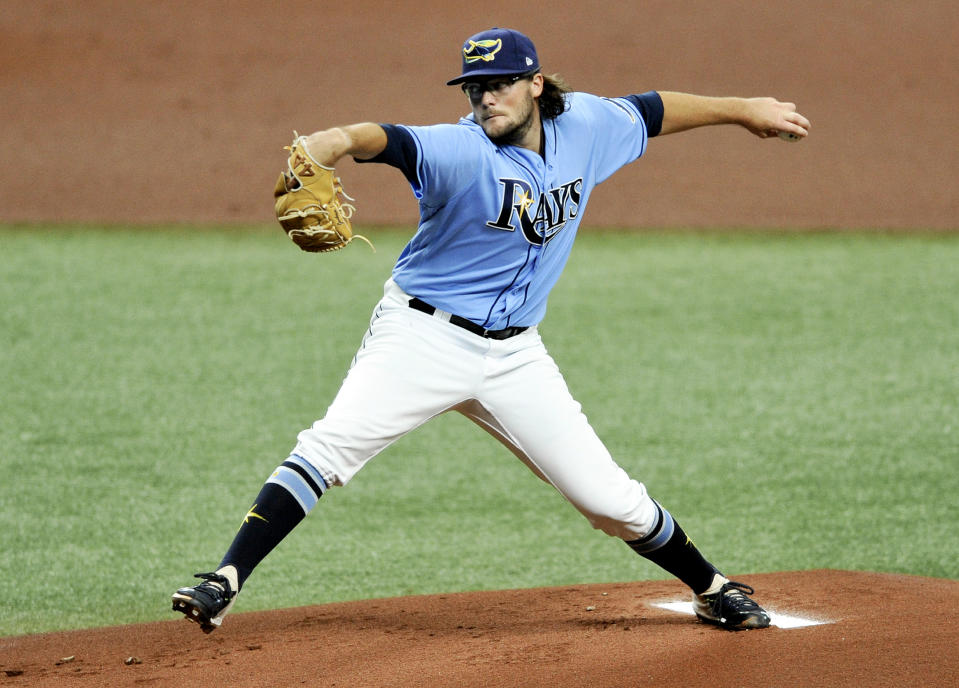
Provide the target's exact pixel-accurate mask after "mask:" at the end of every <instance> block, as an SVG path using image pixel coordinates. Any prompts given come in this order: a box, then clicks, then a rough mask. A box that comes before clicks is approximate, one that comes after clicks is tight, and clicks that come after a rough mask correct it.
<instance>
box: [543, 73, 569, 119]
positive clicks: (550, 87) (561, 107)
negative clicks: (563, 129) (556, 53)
mask: <svg viewBox="0 0 959 688" xmlns="http://www.w3.org/2000/svg"><path fill="white" fill-rule="evenodd" d="M572 90H573V89H572V88H570V86H569V84H567V83H566V81H565V80H564V79H563V77H561V76H560V75H559V74H550V75H548V76H547V75H546V74H544V75H543V93H542V95H540V97H539V99H538V100H539V113H540V115H541V116H542V118H543V119H556V118H557V117H559V116H560V115H561V114H563V113H564V112H566V108H567V103H566V94H567V93H571V92H572Z"/></svg>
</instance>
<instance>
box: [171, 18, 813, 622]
mask: <svg viewBox="0 0 959 688" xmlns="http://www.w3.org/2000/svg"><path fill="white" fill-rule="evenodd" d="M461 57H462V71H461V73H460V74H459V75H458V76H456V77H455V78H454V79H452V80H450V81H449V82H448V84H449V85H459V86H461V88H462V90H463V92H464V94H465V97H466V99H467V101H468V103H469V106H470V108H471V112H470V114H469V115H467V116H466V117H464V118H462V119H461V120H459V122H458V123H456V124H438V125H434V126H398V125H389V124H374V123H361V124H354V125H350V126H344V127H335V128H332V129H327V130H324V131H318V132H316V133H314V134H312V135H310V136H306V137H300V138H299V139H297V141H296V142H295V147H294V148H295V150H296V151H297V155H298V157H297V160H298V161H299V162H301V163H303V164H304V165H305V167H301V168H300V169H301V171H302V170H304V169H305V170H309V171H311V173H312V171H313V170H315V169H316V168H314V167H313V165H316V166H318V167H319V168H320V169H326V170H331V169H333V168H334V166H335V164H336V162H337V161H338V160H340V159H341V158H343V157H344V156H352V157H353V158H354V159H356V160H358V161H361V162H377V163H384V164H387V165H391V166H393V167H396V168H398V169H399V170H400V171H401V172H402V173H403V175H404V176H405V177H406V180H407V181H408V182H409V184H410V186H411V187H412V190H413V195H414V196H415V197H416V199H417V200H418V202H419V209H420V221H419V226H418V228H417V231H416V233H415V235H414V236H413V238H412V239H411V240H410V241H409V243H408V244H407V245H406V247H405V248H404V249H403V251H402V253H401V254H400V256H399V258H398V260H397V261H396V264H395V267H394V268H393V272H392V275H391V277H390V278H389V279H388V280H387V281H386V284H385V287H384V292H383V298H382V299H381V300H380V301H379V303H378V304H377V305H376V306H375V308H374V310H373V314H372V318H371V320H370V327H369V329H368V330H367V332H366V333H365V335H364V336H363V339H362V342H361V344H360V346H359V350H358V352H357V354H356V356H355V358H354V360H353V363H352V365H351V366H350V369H349V372H348V374H347V376H346V378H345V380H344V381H343V383H342V386H341V388H340V390H339V392H338V393H337V395H336V397H335V398H334V399H333V401H332V403H331V404H330V406H329V408H328V410H327V412H326V415H325V416H324V417H323V418H322V419H321V420H318V421H316V422H315V423H314V424H313V426H312V427H310V428H309V429H306V430H304V431H302V432H301V433H300V434H299V436H298V438H297V442H296V445H295V447H294V448H293V450H292V452H291V453H290V455H289V456H288V457H287V458H286V460H284V461H283V463H282V464H281V465H280V466H279V467H278V468H277V469H276V471H275V472H274V473H273V474H272V475H271V476H270V477H269V478H268V479H267V481H266V483H265V484H264V486H263V488H262V489H261V491H260V492H259V494H258V495H257V497H256V499H255V500H254V501H253V505H252V506H251V507H250V509H249V510H248V512H247V513H246V516H245V517H244V518H243V521H242V524H241V527H240V529H239V531H238V532H237V534H236V536H235V539H234V540H233V542H232V544H231V546H230V548H229V550H228V551H227V552H226V554H225V556H224V557H223V559H222V561H221V562H220V565H219V567H218V568H217V569H216V571H214V572H212V573H202V574H196V577H197V578H200V579H202V582H200V583H198V584H196V585H193V586H191V587H184V588H180V589H179V590H177V591H176V593H174V595H173V609H174V610H175V611H178V612H182V613H184V614H185V615H186V617H187V618H188V619H190V620H192V621H195V622H197V623H198V624H199V625H200V626H201V628H202V629H203V630H204V631H206V632H210V631H212V630H214V629H215V628H217V627H218V626H219V625H220V624H221V622H222V620H223V617H224V615H225V614H226V613H227V612H228V611H229V610H230V608H231V607H232V606H233V604H234V602H235V601H236V595H237V593H238V592H239V591H240V590H241V589H242V587H243V585H244V583H245V581H246V580H247V578H248V577H249V576H250V574H251V572H252V571H253V569H254V567H256V566H257V565H258V564H259V563H260V561H261V560H262V559H263V558H264V557H265V556H266V555H267V554H268V553H269V552H270V551H271V550H272V549H273V548H274V547H275V546H276V545H277V544H278V543H279V542H280V541H281V540H282V539H283V538H284V537H285V536H286V535H287V534H288V533H289V532H290V531H291V530H292V529H293V528H294V527H295V526H296V525H297V524H298V523H299V522H300V521H301V520H302V519H303V518H304V517H305V516H306V515H307V514H309V513H310V511H311V510H312V509H313V508H314V507H315V506H316V504H317V502H318V500H319V499H320V497H321V496H322V495H323V494H324V493H325V492H326V491H327V490H328V489H330V488H331V487H334V486H342V485H346V484H347V483H348V482H349V481H350V480H351V479H352V478H353V476H355V475H356V473H357V472H358V471H359V470H360V469H361V468H363V466H364V465H366V463H367V462H368V461H369V460H370V459H372V458H373V457H374V456H376V455H377V454H379V453H380V452H381V451H383V450H385V449H387V448H388V447H389V446H390V445H391V444H392V443H393V442H395V441H396V440H397V439H399V438H400V437H402V436H403V435H404V434H406V433H407V432H409V431H411V430H413V429H414V428H416V427H418V426H420V425H421V424H423V423H425V422H426V421H428V420H430V419H431V418H433V417H435V416H437V415H439V414H441V413H444V412H447V411H458V412H459V413H461V414H463V415H465V416H466V417H467V418H469V419H470V420H472V421H473V422H475V423H476V424H477V425H478V426H479V427H480V428H482V429H483V430H485V431H486V432H488V433H489V434H490V435H492V436H493V437H495V438H496V439H497V440H499V441H500V442H501V443H502V444H503V445H504V446H505V447H506V448H507V449H509V450H510V451H511V452H512V453H513V454H515V455H516V456H517V457H518V458H519V459H520V460H521V461H523V462H524V463H525V464H526V465H527V466H528V467H529V468H530V470H532V472H533V473H534V474H535V475H536V476H538V477H539V478H541V479H542V480H543V481H545V482H547V483H549V484H550V485H552V486H553V487H554V488H556V489H557V490H558V491H559V492H560V493H561V494H562V495H563V496H564V497H565V498H566V499H567V500H568V501H569V502H570V503H571V504H572V505H573V506H574V507H575V508H576V509H578V510H579V511H580V512H581V513H582V514H583V515H584V516H585V517H586V518H587V519H588V520H589V522H590V523H591V524H592V525H593V527H595V528H597V529H599V530H602V531H603V532H605V533H607V534H608V535H611V536H613V537H617V538H621V539H622V540H624V541H625V542H626V544H627V545H629V547H630V548H632V550H634V551H635V552H636V553H637V554H639V555H640V556H643V557H645V558H647V559H649V560H650V561H652V562H654V563H656V564H657V565H659V566H661V567H662V568H663V569H665V570H666V571H668V572H669V573H671V574H673V575H675V576H676V577H678V578H679V579H680V580H682V581H683V582H684V583H686V584H687V585H688V586H689V587H690V589H691V590H692V594H693V602H694V608H695V611H696V614H697V616H698V617H699V619H701V620H703V621H705V622H709V623H712V624H716V625H718V626H720V627H723V628H727V629H735V630H739V629H756V628H764V627H766V626H768V625H769V622H770V621H769V616H768V614H767V613H766V612H765V611H764V610H763V609H762V607H760V606H759V604H757V603H756V602H755V601H754V600H753V599H752V598H751V597H750V595H752V594H754V591H753V589H752V588H750V587H749V586H748V585H744V584H742V583H737V582H734V581H731V580H729V579H728V578H727V577H725V576H724V575H723V574H722V573H721V572H720V570H719V569H718V568H716V567H715V566H714V565H713V564H711V563H710V562H709V561H707V560H706V559H705V558H704V557H703V555H702V554H701V553H700V551H699V550H698V549H697V547H696V546H695V545H694V544H693V543H692V541H691V540H690V539H689V537H687V535H686V533H685V532H684V531H683V529H682V528H681V527H680V525H679V524H678V523H677V522H676V520H675V519H674V518H673V516H672V515H671V514H670V513H669V511H667V509H666V508H665V507H664V506H662V505H661V504H659V503H658V502H657V501H656V500H655V499H653V498H652V497H651V496H650V495H649V494H648V493H647V491H646V487H645V486H644V485H643V483H641V482H638V481H637V480H635V479H633V478H631V477H630V476H629V475H627V473H626V472H625V471H624V470H623V469H622V468H621V467H620V466H619V465H618V464H617V463H616V462H615V461H614V459H613V458H612V457H611V456H610V453H609V451H608V450H607V448H606V447H605V446H604V444H603V442H602V441H601V440H600V439H599V437H597V435H596V433H595V432H594V431H593V428H592V427H591V426H590V424H589V422H588V421H587V419H586V416H585V415H584V414H583V412H582V411H581V409H580V404H579V403H578V402H577V401H576V400H575V399H574V398H573V397H572V396H571V394H570V392H569V390H568V389H567V386H566V383H565V382H564V379H563V376H562V374H561V373H560V371H559V369H558V368H557V366H556V364H555V363H554V362H553V359H552V358H551V357H550V355H549V354H548V353H547V351H546V349H545V347H544V345H543V342H542V340H541V339H540V335H539V332H538V330H537V325H538V324H539V322H540V320H542V318H543V316H544V314H545V312H546V303H547V297H548V295H549V292H550V289H551V288H552V287H553V285H554V284H555V283H556V281H557V279H559V276H560V274H561V273H562V271H563V268H564V266H565V264H566V260H567V258H568V257H569V253H570V250H571V248H572V245H573V241H574V240H575V238H576V232H577V230H578V228H579V225H580V222H581V220H582V218H583V213H584V211H585V209H586V206H587V204H588V203H589V198H590V194H591V193H592V191H593V188H594V187H595V186H596V185H597V184H599V183H600V182H602V181H603V180H605V179H607V178H608V177H609V176H611V175H612V174H613V173H614V172H616V171H617V170H618V169H619V168H621V167H623V166H624V165H627V164H629V163H631V162H633V161H635V160H636V159H638V158H639V157H641V156H642V155H643V153H644V152H645V150H646V146H647V143H648V140H649V139H650V138H651V137H655V136H664V135H667V134H672V133H675V132H680V131H684V130H688V129H692V128H695V127H702V126H707V125H715V124H737V125H741V126H743V127H745V128H746V129H747V130H749V131H750V132H752V133H753V134H756V135H757V136H759V137H761V138H766V137H770V136H776V135H777V134H778V135H780V136H784V137H785V136H792V137H794V138H797V139H798V138H802V137H805V136H806V135H807V134H808V130H809V121H808V120H807V119H806V118H805V117H803V116H802V115H801V114H799V113H798V112H797V111H796V108H795V106H794V105H793V104H791V103H783V102H779V101H777V100H775V99H773V98H751V99H743V98H707V97H702V96H695V95H690V94H682V93H674V92H655V91H649V92H646V93H641V94H636V95H627V96H625V97H616V98H603V97H597V96H595V95H590V94H588V93H581V92H573V91H571V90H570V89H569V88H568V87H567V86H566V85H565V84H564V83H563V81H562V80H561V79H560V78H558V77H550V76H545V75H544V74H543V73H542V72H541V71H540V62H539V58H538V56H537V53H536V49H535V47H534V45H533V43H532V42H531V41H530V39H529V38H527V37H526V36H525V35H523V34H521V33H519V32H517V31H514V30H510V29H500V28H494V29H491V30H488V31H483V32H480V33H478V34H476V35H474V36H471V37H470V38H469V39H467V40H466V42H465V43H464V44H463V49H462V54H461ZM285 193H286V188H284V184H283V183H282V180H281V184H280V185H279V187H278V190H277V195H278V196H283V195H284V194H285Z"/></svg>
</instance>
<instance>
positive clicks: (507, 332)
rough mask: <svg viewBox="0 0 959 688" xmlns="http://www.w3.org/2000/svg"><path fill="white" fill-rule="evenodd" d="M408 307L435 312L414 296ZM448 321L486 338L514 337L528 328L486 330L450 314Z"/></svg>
mask: <svg viewBox="0 0 959 688" xmlns="http://www.w3.org/2000/svg"><path fill="white" fill-rule="evenodd" d="M410 308H412V309H414V310H418V311H421V312H423V313H426V314H427V315H433V314H434V313H435V312H436V308H435V307H433V306H431V305H429V304H428V303H426V301H423V300H422V299H418V298H416V297H413V298H412V299H410ZM450 323H452V324H453V325H456V326H457V327H462V328H463V329H464V330H467V331H469V332H472V333H473V334H476V335H479V336H480V337H486V338H487V339H509V338H510V337H515V336H516V335H518V334H519V333H520V332H525V331H526V330H528V329H529V328H528V327H506V328H504V329H502V330H487V329H486V328H485V327H480V326H479V325H477V324H476V323H475V322H473V321H472V320H467V319H466V318H461V317H460V316H458V315H451V316H450Z"/></svg>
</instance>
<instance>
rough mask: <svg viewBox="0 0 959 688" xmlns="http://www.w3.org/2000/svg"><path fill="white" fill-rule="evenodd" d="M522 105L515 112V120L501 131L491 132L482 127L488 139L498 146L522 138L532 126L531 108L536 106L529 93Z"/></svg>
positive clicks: (516, 142)
mask: <svg viewBox="0 0 959 688" xmlns="http://www.w3.org/2000/svg"><path fill="white" fill-rule="evenodd" d="M523 105H524V107H523V109H522V110H520V111H518V112H517V113H516V121H515V122H513V123H512V124H511V125H510V126H508V127H507V128H506V129H504V130H503V131H500V132H497V133H492V132H490V131H489V130H488V129H486V127H483V129H484V131H486V135H487V136H488V137H489V140H490V141H492V142H493V143H495V144H496V145H498V146H512V145H515V144H518V143H519V142H521V141H522V140H523V138H524V137H525V136H526V134H527V133H528V132H529V130H530V128H532V126H533V108H534V107H536V99H535V98H533V96H532V95H530V96H528V97H527V99H526V101H525V102H524V103H523Z"/></svg>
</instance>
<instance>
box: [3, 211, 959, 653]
mask: <svg viewBox="0 0 959 688" xmlns="http://www.w3.org/2000/svg"><path fill="white" fill-rule="evenodd" d="M369 234H371V235H372V236H373V239H374V242H375V243H376V244H377V249H378V251H377V253H376V254H371V253H370V251H369V250H368V249H367V248H366V247H365V246H362V245H356V246H352V247H350V248H349V249H348V250H346V251H343V252H341V253H338V254H334V255H328V256H313V255H308V254H304V253H302V252H300V251H298V250H296V249H295V247H293V246H292V244H289V243H288V242H286V241H285V240H284V239H283V238H282V236H280V235H279V233H278V232H277V231H273V230H272V229H270V230H269V231H267V230H266V229H265V228H218V229H209V228H207V229H203V230H202V231H197V230H189V229H187V228H165V229H164V228H137V229H124V228H114V229H109V230H104V229H98V228H94V227H81V228H66V227H60V228H42V227H37V228H24V227H6V228H0V305H2V307H0V553H2V556H0V636H2V635H11V634H21V633H32V632H39V631H44V630H51V629H64V628H76V627H86V626H101V625H107V624H116V623H132V622H139V621H147V620H154V619H166V618H172V615H171V614H170V613H169V612H168V599H169V593H170V592H171V591H172V590H173V589H175V588H176V587H178V586H180V585H183V584H185V583H187V582H188V581H189V580H190V576H191V574H192V573H193V572H194V571H201V570H204V571H205V570H209V569H210V568H211V567H212V566H214V565H215V564H216V563H217V562H218V561H219V558H220V556H221V555H222V553H223V551H224V550H225V548H226V547H227V546H228V545H229V542H230V540H231V538H232V535H233V532H234V531H235V529H236V527H237V526H238V524H239V520H240V518H241V517H242V515H243V514H244V513H245V511H246V508H247V507H248V506H249V503H250V500H251V499H252V498H253V497H254V496H255V494H256V492H257V491H258V490H259V487H260V485H261V484H262V482H263V480H264V479H265V478H266V477H267V475H268V474H269V473H270V472H271V471H272V469H273V468H274V467H275V466H276V465H277V463H279V462H280V461H282V460H283V458H284V457H285V456H286V454H287V453H288V452H289V450H290V449H291V448H292V446H293V443H294V442H295V437H296V433H297V432H298V431H299V430H301V429H302V428H304V427H307V426H308V425H309V424H310V423H311V422H312V421H313V420H315V419H316V418H319V417H321V416H322V415H323V413H324V411H325V409H326V405H327V404H328V402H329V401H330V399H331V398H332V396H333V395H334V394H335V392H336V389H337V388H338V386H339V383H340V380H341V379H342V377H343V375H344V373H345V371H346V368H347V366H348V364H349V361H350V359H351V358H352V356H353V353H354V350H355V348H356V346H357V344H358V343H359V339H360V337H361V335H362V333H363V331H364V330H365V328H366V325H367V323H368V320H369V315H370V311H371V308H372V306H373V304H374V303H375V301H376V300H377V298H378V297H379V295H380V293H381V286H382V283H383V281H384V280H385V279H386V277H387V276H388V275H389V270H390V267H391V265H392V262H393V260H394V258H395V256H396V255H397V253H398V252H399V250H400V249H401V247H402V244H403V242H404V240H405V238H406V237H407V236H408V233H404V232H396V231H382V230H381V231H371V232H369ZM551 301H552V303H551V307H550V313H549V315H548V316H547V319H546V320H545V321H544V323H543V325H542V326H541V331H542V332H543V336H544V339H545V341H546V343H547V346H548V347H549V348H550V351H551V353H552V354H553V355H554V357H555V358H556V359H557V361H558V363H559V364H560V367H561V368H563V369H564V371H565V372H566V375H567V380H568V382H569V384H570V387H571V389H572V391H573V393H574V395H575V396H576V397H577V398H578V399H579V400H580V401H581V402H582V403H583V405H584V409H585V411H586V413H587V415H588V416H589V417H590V420H591V422H592V423H593V425H594V426H595V427H596V429H597V430H598V432H599V433H600V435H601V436H602V437H603V438H604V439H605V440H606V442H607V444H608V445H609V447H610V449H611V450H612V452H613V454H614V455H615V456H616V457H617V459H618V460H619V462H620V463H621V464H622V465H623V466H624V467H625V468H626V469H627V470H628V471H629V472H630V473H631V474H632V475H633V476H635V477H637V478H638V479H641V480H643V481H644V482H645V483H646V484H647V486H648V488H649V490H650V492H651V493H652V494H653V495H654V496H655V497H657V498H658V499H659V500H660V501H662V502H663V503H664V504H665V505H666V506H667V507H668V508H669V509H670V510H671V511H672V513H673V514H674V515H675V516H676V517H677V519H678V520H679V521H680V522H681V523H682V524H683V525H684V527H685V528H686V529H687V531H688V532H689V533H690V534H691V535H692V536H693V538H694V539H695V540H696V541H697V543H698V544H699V545H700V547H701V548H702V549H703V550H704V551H705V553H706V554H707V556H709V557H710V558H711V559H713V560H714V561H715V562H716V563H717V564H719V565H720V566H721V567H723V568H724V569H725V570H726V571H728V572H731V573H742V572H761V571H776V570H793V569H808V568H820V567H829V568H842V569H861V570H876V571H889V572H902V573H910V574H919V575H926V576H936V577H946V578H959V538H957V536H956V530H957V526H959V500H957V499H956V495H957V494H959V237H957V236H938V237H935V236H925V237H923V236H913V237H908V236H879V235H875V236H873V235H863V234H817V235H801V234H797V235H760V234H741V235H740V234H736V235H732V234H726V235H709V234H707V235H695V234H688V233H683V234H675V235H670V234H665V233H663V234H658V233H654V234H627V233H622V234H619V233H611V234H599V235H590V234H588V233H584V235H583V236H582V237H581V238H580V240H579V242H578V245H577V247H576V249H575V251H574V253H573V257H572V259H571V261H570V265H569V267H568V269H567V272H566V274H565V275H564V277H563V279H562V280H561V281H560V284H559V285H558V286H557V288H556V289H555V291H554V294H553V297H552V300H551ZM662 577H665V574H663V573H662V572H661V571H660V570H659V569H657V568H656V567H654V566H653V565H651V564H649V563H648V562H646V561H645V560H643V559H641V558H639V557H636V556H635V555H633V554H632V553H631V552H630V551H629V550H628V549H627V548H626V547H624V546H623V545H622V543H620V542H618V541H615V540H613V539H610V538H607V537H606V536H604V535H602V534H600V533H598V532H594V531H592V529H591V528H590V527H589V525H588V524H587V523H586V521H585V520H584V519H583V518H582V517H581V516H579V515H578V514H577V513H576V512H575V510H573V509H572V508H571V507H569V506H568V505H566V504H565V502H564V501H563V500H562V499H561V498H560V497H559V496H558V495H557V494H556V493H555V492H553V491H552V490H551V489H549V488H548V487H547V486H545V485H544V484H542V483H540V482H539V481H538V480H536V479H535V478H534V477H533V476H532V475H531V474H530V473H529V472H528V471H527V470H526V469H525V468H524V467H523V466H522V465H521V464H520V463H519V462H518V461H516V460H515V459H514V458H513V457H512V456H511V455H510V454H509V453H508V452H506V451H504V450H503V449H502V448H501V447H500V446H499V445H498V444H496V443H495V442H494V441H492V440H491V439H489V438H488V436H487V435H486V434H485V433H483V432H481V431H479V430H478V429H475V428H473V427H472V425H471V424H470V423H469V422H468V421H466V420H464V419H462V418H460V417H458V416H455V415H447V416H444V417H442V418H440V419H437V420H436V421H434V422H433V423H430V424H428V425H427V426H425V427H424V428H421V429H420V430H418V431H416V432H414V433H412V434H411V435H409V436H407V437H406V438H404V439H403V440H401V441H400V442H399V443H397V444H396V445H394V446H393V447H391V448H390V450H389V451H387V452H385V453H384V454H383V455H381V456H379V457H377V459H375V460H374V461H373V462H372V463H371V464H370V465H369V466H368V467H367V468H366V469H365V470H364V471H363V472H362V473H361V474H360V475H359V476H358V477H357V478H356V479H355V480H354V481H353V482H352V483H351V484H350V486H349V487H348V488H345V489H342V490H340V489H338V490H333V491H331V492H330V493H329V494H328V495H327V496H325V497H324V498H323V499H322V500H321V503H320V504H319V506H318V507H317V509H316V510H315V511H314V513H313V514H311V516H310V517H309V519H307V521H306V522H305V523H304V524H303V525H301V526H300V527H299V528H297V530H296V531H294V533H293V534H292V535H291V536H290V537H289V538H288V539H287V540H286V541H284V542H283V543H282V544H281V545H280V546H279V547H278V548H277V550H276V551H275V552H274V553H273V554H272V555H271V556H270V557H269V558H268V559H267V560H266V562H264V564H263V565H262V566H261V567H260V568H259V569H258V570H257V572H256V573H255V574H254V576H253V577H252V578H251V579H250V582H249V584H248V586H247V587H246V588H245V589H244V594H243V599H242V601H241V603H240V608H239V609H240V610H241V611H250V610H255V609H264V608H273V607H284V606H297V605H306V604H314V603H322V602H327V601H333V600H346V599H359V598H369V597H381V596H393V595H404V594H419V593H432V592H439V591H453V590H478V589H500V588H522V587H535V586H544V585H563V584H570V583H579V582H605V581H622V580H634V579H651V578H662Z"/></svg>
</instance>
